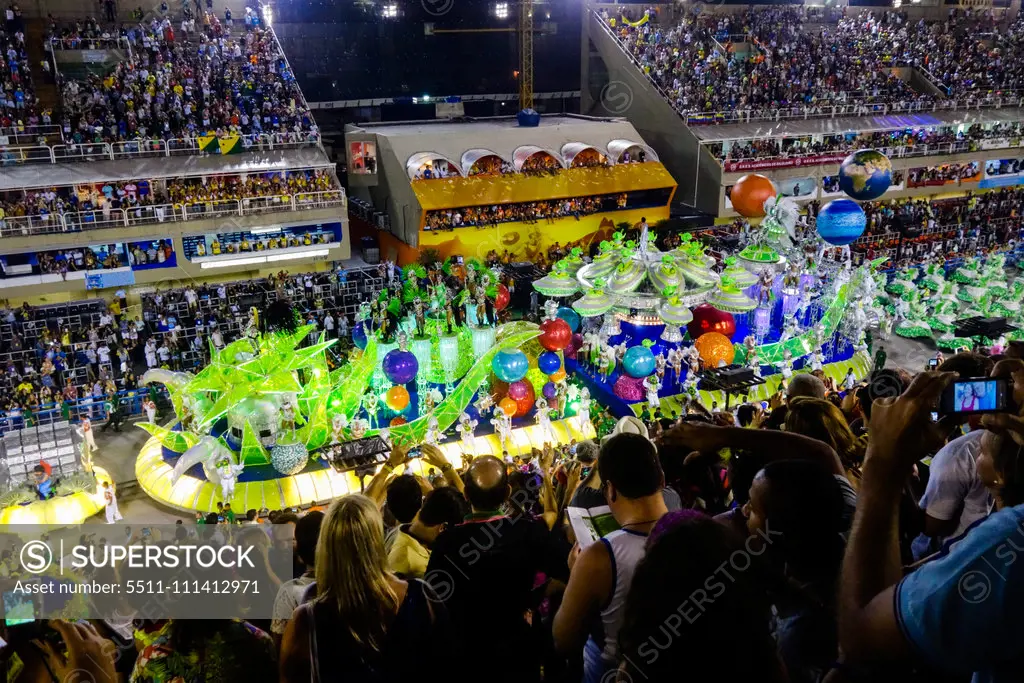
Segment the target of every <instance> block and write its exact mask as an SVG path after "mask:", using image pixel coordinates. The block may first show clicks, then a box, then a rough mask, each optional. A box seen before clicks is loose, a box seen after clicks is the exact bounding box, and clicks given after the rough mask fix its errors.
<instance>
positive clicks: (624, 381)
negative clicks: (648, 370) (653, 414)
mask: <svg viewBox="0 0 1024 683" xmlns="http://www.w3.org/2000/svg"><path fill="white" fill-rule="evenodd" d="M613 391H614V392H615V395H616V396H618V397H619V398H621V399H622V400H623V401H639V400H641V399H642V398H643V397H644V396H645V395H646V392H645V391H644V380H643V378H642V377H630V376H629V375H627V374H626V373H622V375H621V376H620V377H619V378H618V379H617V380H615V387H614V389H613Z"/></svg>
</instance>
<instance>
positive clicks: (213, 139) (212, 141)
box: [196, 135, 220, 154]
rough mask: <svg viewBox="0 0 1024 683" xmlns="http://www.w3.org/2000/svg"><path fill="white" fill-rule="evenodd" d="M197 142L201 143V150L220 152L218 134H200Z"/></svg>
mask: <svg viewBox="0 0 1024 683" xmlns="http://www.w3.org/2000/svg"><path fill="white" fill-rule="evenodd" d="M196 144H198V145H199V151H200V152H206V153H207V154H218V153H219V152H220V147H219V146H218V145H217V136H216V135H200V136H199V137H197V138H196Z"/></svg>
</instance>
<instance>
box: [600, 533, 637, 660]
mask: <svg viewBox="0 0 1024 683" xmlns="http://www.w3.org/2000/svg"><path fill="white" fill-rule="evenodd" d="M601 542H602V543H604V545H605V547H606V548H608V552H609V554H610V555H611V558H612V593H611V597H610V599H609V600H608V603H607V604H605V605H604V606H602V608H601V627H602V628H603V630H604V643H603V646H602V648H601V658H602V659H604V660H605V661H606V662H609V663H615V662H617V661H618V656H617V650H618V641H619V627H620V626H621V625H622V619H623V611H624V609H625V606H626V595H628V594H629V586H630V584H631V583H633V572H635V571H636V566H637V565H638V564H639V563H640V560H641V559H643V556H644V553H645V552H646V551H647V534H644V533H640V532H637V531H630V530H629V529H619V530H618V531H613V532H612V533H610V534H608V535H607V536H605V537H604V538H602V539H601Z"/></svg>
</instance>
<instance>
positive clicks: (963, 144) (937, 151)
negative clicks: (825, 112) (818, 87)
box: [704, 136, 1020, 170]
mask: <svg viewBox="0 0 1024 683" xmlns="http://www.w3.org/2000/svg"><path fill="white" fill-rule="evenodd" d="M794 137H797V136H794ZM985 142H989V143H990V144H989V145H987V146H985V147H982V143H985ZM712 144H715V143H714V142H706V143H704V146H705V147H707V146H710V145H712ZM1018 148H1020V138H1008V137H1003V136H999V137H994V138H990V139H989V140H987V141H986V140H961V141H958V142H945V143H940V144H934V145H914V146H906V145H901V146H896V147H876V148H875V149H877V150H878V151H880V152H882V153H883V154H885V156H887V157H889V158H890V159H912V158H914V157H923V156H945V155H948V154H962V153H964V152H976V151H981V150H983V149H984V150H986V151H987V150H995V149H1018ZM857 149H859V148H857ZM854 151H855V150H854V148H852V147H851V148H850V149H848V150H825V151H822V152H808V153H806V154H784V153H782V154H767V155H763V156H753V157H736V156H729V157H728V158H727V159H724V158H720V157H719V156H717V155H716V156H715V158H716V159H717V160H718V161H719V162H720V163H722V164H723V165H725V166H732V165H743V166H744V167H745V168H744V170H746V166H749V165H750V164H758V163H772V164H774V162H792V165H793V166H811V165H817V164H821V163H828V161H827V159H829V158H834V161H832V162H831V163H838V161H840V160H841V159H842V158H845V155H847V154H851V153H852V152H854ZM805 160H810V161H811V162H813V163H804V162H805ZM798 162H800V163H798Z"/></svg>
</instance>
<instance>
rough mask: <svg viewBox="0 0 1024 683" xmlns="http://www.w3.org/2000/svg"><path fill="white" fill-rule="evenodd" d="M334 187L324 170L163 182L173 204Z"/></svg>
mask: <svg viewBox="0 0 1024 683" xmlns="http://www.w3.org/2000/svg"><path fill="white" fill-rule="evenodd" d="M331 190H337V183H336V182H335V180H334V176H333V175H332V174H331V173H330V172H327V171H322V170H309V171H287V172H284V173H250V174H248V175H245V176H240V175H231V176H209V177H203V178H180V179H175V180H171V181H169V182H167V196H168V197H169V198H170V200H171V202H172V203H174V204H202V203H205V202H213V201H223V200H235V201H239V200H244V199H246V198H253V197H282V198H283V201H287V200H288V199H289V198H291V197H292V196H294V195H305V194H311V193H314V192H327V191H331Z"/></svg>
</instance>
